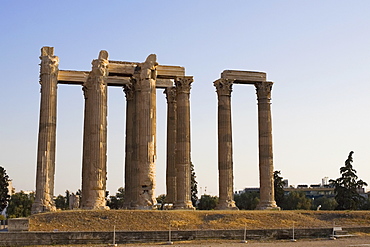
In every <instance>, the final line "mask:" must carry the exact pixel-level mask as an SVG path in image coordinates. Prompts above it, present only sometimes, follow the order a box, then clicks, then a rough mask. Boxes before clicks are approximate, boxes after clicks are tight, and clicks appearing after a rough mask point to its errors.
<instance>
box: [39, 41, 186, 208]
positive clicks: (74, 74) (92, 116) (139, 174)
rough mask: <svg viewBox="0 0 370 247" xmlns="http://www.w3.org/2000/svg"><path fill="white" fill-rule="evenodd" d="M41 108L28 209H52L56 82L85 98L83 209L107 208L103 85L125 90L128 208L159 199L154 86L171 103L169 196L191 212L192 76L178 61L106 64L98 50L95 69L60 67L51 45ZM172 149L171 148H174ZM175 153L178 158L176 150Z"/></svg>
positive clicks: (44, 56) (45, 53)
mask: <svg viewBox="0 0 370 247" xmlns="http://www.w3.org/2000/svg"><path fill="white" fill-rule="evenodd" d="M40 59H41V65H40V66H41V68H40V84H41V105H40V122H39V139H38V151H37V175H36V199H35V202H34V204H33V207H32V212H33V213H38V212H44V211H54V210H55V206H54V202H53V193H54V174H55V146H56V123H57V120H56V116H57V115H56V109H57V84H74V85H76V84H77V85H82V90H83V94H84V98H85V114H84V133H83V161H82V198H81V208H83V209H106V201H105V191H106V179H107V172H106V166H107V164H106V163H107V87H108V86H118V87H123V88H124V92H125V94H126V100H127V104H126V107H127V109H126V127H127V129H126V157H125V190H126V196H125V208H127V209H150V208H152V207H153V206H154V204H155V203H156V199H155V195H154V190H155V161H156V89H157V88H161V89H164V93H165V94H166V96H167V102H168V114H167V116H168V120H167V121H168V135H167V146H168V148H167V150H168V151H167V156H168V157H167V197H168V202H169V203H173V204H174V208H175V209H193V206H192V203H191V199H190V103H189V94H190V88H191V83H192V82H193V77H192V76H186V75H185V69H184V68H183V67H180V66H166V65H159V64H158V63H157V62H156V55H154V54H151V55H149V56H148V58H147V59H146V61H145V62H143V63H134V62H122V61H110V60H108V53H107V52H106V51H101V52H100V53H99V57H98V59H95V60H93V61H92V70H91V71H90V72H87V71H69V70H59V69H58V64H59V58H58V57H57V56H55V55H54V48H53V47H43V48H42V49H41V57H40ZM175 150H176V151H175ZM174 154H175V155H174Z"/></svg>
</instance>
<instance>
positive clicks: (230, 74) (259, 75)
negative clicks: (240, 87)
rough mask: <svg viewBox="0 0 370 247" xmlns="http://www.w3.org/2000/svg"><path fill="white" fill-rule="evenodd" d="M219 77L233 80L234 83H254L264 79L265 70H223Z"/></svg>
mask: <svg viewBox="0 0 370 247" xmlns="http://www.w3.org/2000/svg"><path fill="white" fill-rule="evenodd" d="M221 78H224V79H232V80H235V81H234V83H235V84H254V83H256V82H263V81H266V73H265V72H257V71H241V70H224V71H223V72H222V73H221Z"/></svg>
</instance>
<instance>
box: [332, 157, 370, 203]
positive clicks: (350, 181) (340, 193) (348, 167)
mask: <svg viewBox="0 0 370 247" xmlns="http://www.w3.org/2000/svg"><path fill="white" fill-rule="evenodd" d="M353 153H354V152H353V151H351V152H350V153H349V155H348V158H347V160H346V161H345V163H344V166H343V167H341V168H340V174H341V177H340V178H337V179H336V180H333V179H330V180H329V182H330V184H331V185H333V186H334V193H335V200H336V201H337V202H338V206H337V208H336V209H339V210H349V209H350V210H355V209H359V208H360V207H361V204H363V203H364V202H365V198H364V197H363V196H361V195H360V194H359V192H358V190H359V189H361V188H363V187H364V186H367V183H366V182H364V181H362V180H361V179H358V177H357V175H356V173H357V172H356V170H355V169H353V166H352V162H353V158H352V155H353Z"/></svg>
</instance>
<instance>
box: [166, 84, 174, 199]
mask: <svg viewBox="0 0 370 247" xmlns="http://www.w3.org/2000/svg"><path fill="white" fill-rule="evenodd" d="M164 93H165V94H166V98H167V162H166V190H167V194H166V202H167V203H172V204H174V203H175V202H176V129H177V126H176V122H177V121H176V119H177V116H176V111H177V106H176V88H175V87H171V88H166V89H165V91H164Z"/></svg>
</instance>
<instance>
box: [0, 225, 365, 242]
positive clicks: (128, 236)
mask: <svg viewBox="0 0 370 247" xmlns="http://www.w3.org/2000/svg"><path fill="white" fill-rule="evenodd" d="M343 230H346V231H349V232H365V233H368V232H370V227H359V228H344V229H343ZM331 234H332V228H314V229H295V238H296V239H299V238H327V237H329V236H330V235H331ZM243 236H244V230H198V231H195V230H191V231H172V232H171V240H172V241H181V240H201V239H224V240H242V239H243ZM291 238H292V229H266V230H247V239H248V240H249V239H255V240H258V239H291ZM112 241H113V232H0V245H1V246H24V245H36V244H37V245H53V244H109V243H112ZM167 241H168V232H167V231H143V232H125V231H119V232H116V243H117V244H126V243H144V242H167Z"/></svg>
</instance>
